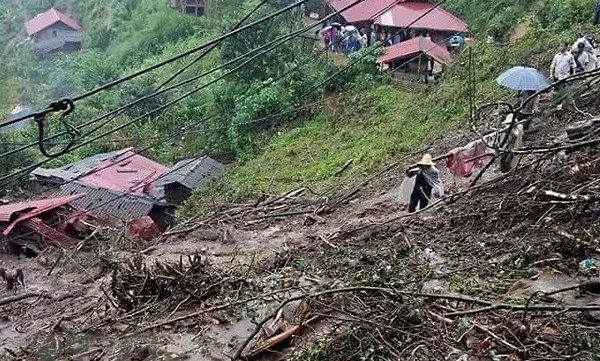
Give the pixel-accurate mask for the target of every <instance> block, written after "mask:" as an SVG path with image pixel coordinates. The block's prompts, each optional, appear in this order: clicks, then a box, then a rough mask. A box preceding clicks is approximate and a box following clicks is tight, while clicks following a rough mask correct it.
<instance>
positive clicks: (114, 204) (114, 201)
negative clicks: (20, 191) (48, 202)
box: [56, 181, 166, 220]
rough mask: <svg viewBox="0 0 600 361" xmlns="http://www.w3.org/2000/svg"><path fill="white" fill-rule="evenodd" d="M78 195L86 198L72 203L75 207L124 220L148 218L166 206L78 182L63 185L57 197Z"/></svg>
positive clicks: (133, 195)
mask: <svg viewBox="0 0 600 361" xmlns="http://www.w3.org/2000/svg"><path fill="white" fill-rule="evenodd" d="M78 193H85V197H83V198H80V199H77V200H75V201H73V202H71V205H72V206H73V207H75V208H77V209H80V210H87V211H89V212H90V213H91V214H96V215H100V214H107V215H110V216H113V217H115V218H118V219H122V220H129V219H133V218H137V217H140V216H146V215H148V214H150V212H151V211H152V209H153V208H154V207H155V206H166V204H162V203H158V202H156V201H155V200H154V199H152V198H150V197H146V196H142V195H135V194H127V193H125V192H119V191H115V190H110V189H105V188H99V187H94V186H92V185H89V184H84V183H81V182H78V181H75V182H70V183H67V184H64V185H62V186H61V187H60V190H59V191H58V192H57V193H56V195H57V196H70V195H73V194H78Z"/></svg>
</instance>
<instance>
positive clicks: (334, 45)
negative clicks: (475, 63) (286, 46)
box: [317, 22, 464, 55]
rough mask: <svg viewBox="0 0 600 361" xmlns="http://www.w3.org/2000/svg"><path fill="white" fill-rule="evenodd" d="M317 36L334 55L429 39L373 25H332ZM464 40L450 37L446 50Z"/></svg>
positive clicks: (425, 35) (407, 30)
mask: <svg viewBox="0 0 600 361" xmlns="http://www.w3.org/2000/svg"><path fill="white" fill-rule="evenodd" d="M317 35H318V36H320V37H321V39H322V40H323V43H324V46H325V48H327V49H329V51H331V52H333V53H335V54H346V55H349V54H352V53H353V52H356V51H358V50H360V49H361V48H363V47H365V46H371V45H374V44H377V43H378V42H381V43H382V44H383V45H385V46H391V45H395V44H398V43H400V42H403V41H406V40H409V39H411V38H414V37H418V36H424V37H430V35H429V33H428V32H425V31H418V30H412V29H398V30H396V31H391V30H386V29H385V28H383V27H380V26H377V25H374V26H373V27H372V28H371V27H368V28H358V27H356V26H354V25H342V24H340V23H337V22H335V23H332V24H330V25H327V26H325V27H324V28H323V29H321V30H318V31H317ZM463 42H464V39H463V38H462V37H460V36H458V35H456V36H454V37H452V38H451V39H450V40H449V41H448V44H447V47H448V50H454V49H456V48H457V47H459V46H460V45H462V43H463Z"/></svg>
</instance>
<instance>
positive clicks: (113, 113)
mask: <svg viewBox="0 0 600 361" xmlns="http://www.w3.org/2000/svg"><path fill="white" fill-rule="evenodd" d="M268 1H269V0H262V1H261V2H260V3H259V4H258V5H256V6H255V7H254V8H253V9H252V11H250V12H249V13H248V14H246V16H244V18H242V19H241V20H240V21H239V22H238V23H237V24H236V25H235V26H234V27H233V28H232V29H231V31H233V30H236V29H238V28H239V27H240V26H242V25H243V24H244V22H246V21H247V20H248V19H249V18H250V17H251V16H252V15H253V14H254V13H256V11H258V10H259V9H260V8H261V7H262V6H263V5H265V4H266V3H267V2H268ZM220 43H221V42H216V43H214V44H213V45H211V46H210V47H209V48H208V49H206V50H205V51H203V52H202V53H201V54H199V55H198V56H197V57H196V58H194V59H193V60H192V61H191V62H189V63H188V64H187V65H185V66H184V67H182V68H181V69H179V70H178V71H176V72H175V73H173V74H172V75H171V76H170V77H169V78H168V79H167V80H165V81H164V82H162V83H161V84H160V85H159V86H158V87H156V89H155V90H154V91H153V92H152V93H151V94H149V95H147V96H145V97H142V98H140V99H137V100H136V101H132V102H130V103H128V104H126V105H124V106H122V107H119V108H118V109H116V110H114V111H111V112H109V113H107V114H104V115H103V116H101V117H97V118H95V119H93V120H91V121H88V122H85V123H83V124H81V125H78V127H77V128H78V129H79V130H80V129H82V128H85V127H87V126H89V125H92V124H94V123H97V122H99V121H101V120H103V119H106V118H108V117H111V119H109V120H108V121H107V122H105V123H103V124H102V125H101V126H103V125H105V124H108V123H109V122H111V121H112V120H114V119H116V118H117V117H118V116H119V115H121V114H123V113H125V112H126V111H127V110H128V109H130V108H131V107H133V106H134V105H136V104H139V103H141V102H143V101H145V100H148V99H150V98H152V97H155V96H158V95H160V94H163V93H165V92H167V91H170V90H172V89H174V88H176V87H179V86H182V85H184V84H187V83H188V82H190V81H193V80H195V79H199V78H201V77H203V76H206V75H209V74H211V73H213V72H215V71H217V70H219V69H222V68H223V67H224V66H226V65H224V66H220V67H217V68H213V69H212V71H211V72H205V73H203V74H201V75H198V76H196V77H194V78H192V79H188V81H187V82H181V83H179V84H177V85H176V86H173V87H170V88H168V89H166V90H164V91H160V90H161V89H162V88H163V87H165V86H166V85H167V84H168V83H170V82H171V81H173V80H174V79H175V78H176V77H177V76H179V75H180V74H182V73H183V72H184V71H185V70H187V69H188V68H190V67H191V66H192V65H194V64H195V63H197V62H198V61H200V60H201V59H203V58H204V57H205V56H206V55H208V53H210V52H211V51H212V50H214V49H215V48H216V47H217V46H219V44H220ZM247 54H248V53H247ZM247 54H246V55H247ZM243 56H244V55H242V56H240V57H238V59H241V58H242V57H243ZM96 130H97V129H96ZM66 134H68V132H67V131H62V132H59V133H57V134H54V135H51V136H48V137H45V138H44V139H43V142H46V141H48V140H52V139H56V138H58V137H60V136H63V135H66ZM88 134H89V133H88ZM38 144H39V141H35V142H33V143H30V144H23V145H22V146H21V147H20V148H17V149H13V150H10V151H7V152H4V153H2V154H0V159H2V158H3V157H7V156H10V155H12V154H15V153H18V152H21V151H24V150H27V149H29V148H33V147H35V146H37V145H38ZM61 144H63V145H64V144H65V143H61Z"/></svg>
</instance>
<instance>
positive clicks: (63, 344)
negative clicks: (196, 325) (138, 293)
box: [34, 334, 213, 361]
mask: <svg viewBox="0 0 600 361" xmlns="http://www.w3.org/2000/svg"><path fill="white" fill-rule="evenodd" d="M193 338H194V335H190V334H172V335H164V334H156V335H151V336H145V337H143V338H135V337H131V338H123V339H115V338H112V337H107V336H104V335H99V334H95V335H92V334H87V335H73V336H67V337H62V336H52V337H42V338H38V339H37V340H35V343H34V344H35V345H36V346H37V347H36V348H37V350H38V351H39V354H38V358H39V360H40V361H54V360H56V359H57V358H58V357H60V356H61V355H65V354H67V355H76V354H80V353H85V352H87V351H90V350H93V349H102V350H104V351H105V356H104V358H103V360H110V361H113V360H114V361H117V360H119V361H120V360H128V359H130V357H131V356H132V355H133V354H135V352H136V351H137V350H139V349H140V348H141V347H144V346H147V348H148V350H149V352H150V356H149V357H148V358H147V359H146V360H178V359H182V360H183V359H186V360H193V361H206V360H213V359H211V358H208V357H205V356H202V355H201V352H199V348H200V346H199V345H197V344H195V343H194V341H193ZM166 345H169V346H166Z"/></svg>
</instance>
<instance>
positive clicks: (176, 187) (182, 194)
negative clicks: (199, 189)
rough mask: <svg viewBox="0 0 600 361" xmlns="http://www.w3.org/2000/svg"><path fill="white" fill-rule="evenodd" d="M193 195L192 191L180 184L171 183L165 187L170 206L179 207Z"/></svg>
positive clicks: (166, 198)
mask: <svg viewBox="0 0 600 361" xmlns="http://www.w3.org/2000/svg"><path fill="white" fill-rule="evenodd" d="M191 194H192V191H191V190H190V189H189V188H187V187H185V186H183V185H181V184H179V183H170V184H167V185H165V201H166V202H167V203H169V204H176V205H179V204H181V203H183V201H185V200H186V199H188V197H189V196H190V195H191Z"/></svg>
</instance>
